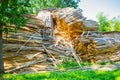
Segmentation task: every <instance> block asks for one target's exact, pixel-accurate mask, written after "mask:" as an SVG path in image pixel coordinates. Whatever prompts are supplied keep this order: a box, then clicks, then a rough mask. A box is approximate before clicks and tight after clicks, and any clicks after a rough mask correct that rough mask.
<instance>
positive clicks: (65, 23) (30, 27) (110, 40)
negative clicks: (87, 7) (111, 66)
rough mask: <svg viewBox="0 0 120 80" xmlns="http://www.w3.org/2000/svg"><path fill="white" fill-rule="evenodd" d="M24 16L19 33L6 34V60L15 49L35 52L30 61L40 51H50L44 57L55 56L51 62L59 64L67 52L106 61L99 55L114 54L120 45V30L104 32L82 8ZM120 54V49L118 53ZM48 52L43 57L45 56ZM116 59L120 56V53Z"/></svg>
mask: <svg viewBox="0 0 120 80" xmlns="http://www.w3.org/2000/svg"><path fill="white" fill-rule="evenodd" d="M25 17H26V18H28V19H29V21H28V23H27V24H26V26H23V27H22V29H21V30H19V31H18V32H17V33H9V34H8V35H7V39H6V36H5V34H3V52H4V59H5V60H7V57H10V56H11V55H10V54H9V55H10V56H8V53H9V52H12V53H14V55H13V56H18V55H23V54H24V53H26V54H32V56H27V57H26V59H28V61H31V60H34V59H36V57H37V58H38V55H40V54H43V55H45V53H47V55H46V56H47V58H48V59H45V61H46V60H51V59H52V63H53V65H54V66H55V67H56V65H57V63H56V61H57V60H58V61H59V60H61V59H62V58H66V57H68V56H72V57H74V59H75V60H76V61H77V62H78V64H79V62H80V61H81V59H82V60H83V61H84V60H93V59H94V60H95V61H98V60H101V61H103V58H101V57H99V56H100V55H101V54H103V53H104V56H102V57H104V58H105V57H106V53H108V54H111V55H112V53H116V52H117V51H119V49H120V39H119V38H120V36H119V35H120V33H119V32H118V33H103V35H101V33H99V32H98V24H97V22H95V21H91V20H86V19H85V18H84V16H83V15H82V13H81V10H80V9H74V8H62V9H57V8H53V9H52V8H51V9H44V10H42V11H40V12H39V14H38V15H37V16H36V15H33V14H31V15H25ZM112 35H113V36H112ZM119 54H120V53H119ZM119 54H118V53H117V55H119ZM113 55H114V54H113ZM115 55H116V54H115ZM13 56H12V57H13ZM46 56H44V57H42V58H46ZM29 59H30V60H29ZM38 60H41V59H39V58H38V59H37V62H39V61H38ZM117 60H120V58H119V57H118V58H117ZM113 61H114V60H113ZM33 62H35V61H33ZM33 62H32V64H33ZM35 63H36V62H35ZM58 64H59V63H58ZM5 66H6V65H5ZM27 66H28V64H27ZM22 67H25V66H22ZM16 69H18V68H16ZM16 69H13V71H14V70H16Z"/></svg>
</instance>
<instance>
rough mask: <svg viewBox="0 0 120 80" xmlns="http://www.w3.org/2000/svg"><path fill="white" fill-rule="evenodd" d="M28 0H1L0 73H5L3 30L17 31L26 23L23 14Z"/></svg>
mask: <svg viewBox="0 0 120 80" xmlns="http://www.w3.org/2000/svg"><path fill="white" fill-rule="evenodd" d="M28 2H29V0H0V74H2V73H4V63H3V55H2V31H4V32H6V33H8V32H9V31H16V30H17V29H19V28H20V27H21V26H23V25H25V23H26V21H27V20H26V19H25V18H24V17H23V15H24V14H25V13H26V7H28ZM10 25H14V29H11V27H10Z"/></svg>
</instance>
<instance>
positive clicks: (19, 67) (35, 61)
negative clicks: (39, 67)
mask: <svg viewBox="0 0 120 80" xmlns="http://www.w3.org/2000/svg"><path fill="white" fill-rule="evenodd" d="M43 61H46V59H41V58H38V59H36V60H34V61H31V62H28V63H26V64H24V65H20V66H18V67H16V68H14V69H11V70H7V71H5V73H11V72H14V71H16V70H19V69H22V68H24V67H29V66H31V65H34V64H36V63H38V62H43Z"/></svg>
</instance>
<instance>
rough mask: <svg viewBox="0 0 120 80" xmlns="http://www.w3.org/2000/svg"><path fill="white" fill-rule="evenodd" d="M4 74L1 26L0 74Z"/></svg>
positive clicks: (0, 32)
mask: <svg viewBox="0 0 120 80" xmlns="http://www.w3.org/2000/svg"><path fill="white" fill-rule="evenodd" d="M3 73H4V62H3V54H2V26H1V24H0V74H3Z"/></svg>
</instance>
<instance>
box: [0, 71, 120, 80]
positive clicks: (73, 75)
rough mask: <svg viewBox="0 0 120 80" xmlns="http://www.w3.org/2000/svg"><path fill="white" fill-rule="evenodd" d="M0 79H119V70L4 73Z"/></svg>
mask: <svg viewBox="0 0 120 80" xmlns="http://www.w3.org/2000/svg"><path fill="white" fill-rule="evenodd" d="M0 80H120V70H114V71H94V70H89V71H81V70H76V71H68V72H55V71H54V72H42V73H31V74H30V73H29V74H17V75H13V74H4V75H2V76H0Z"/></svg>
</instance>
